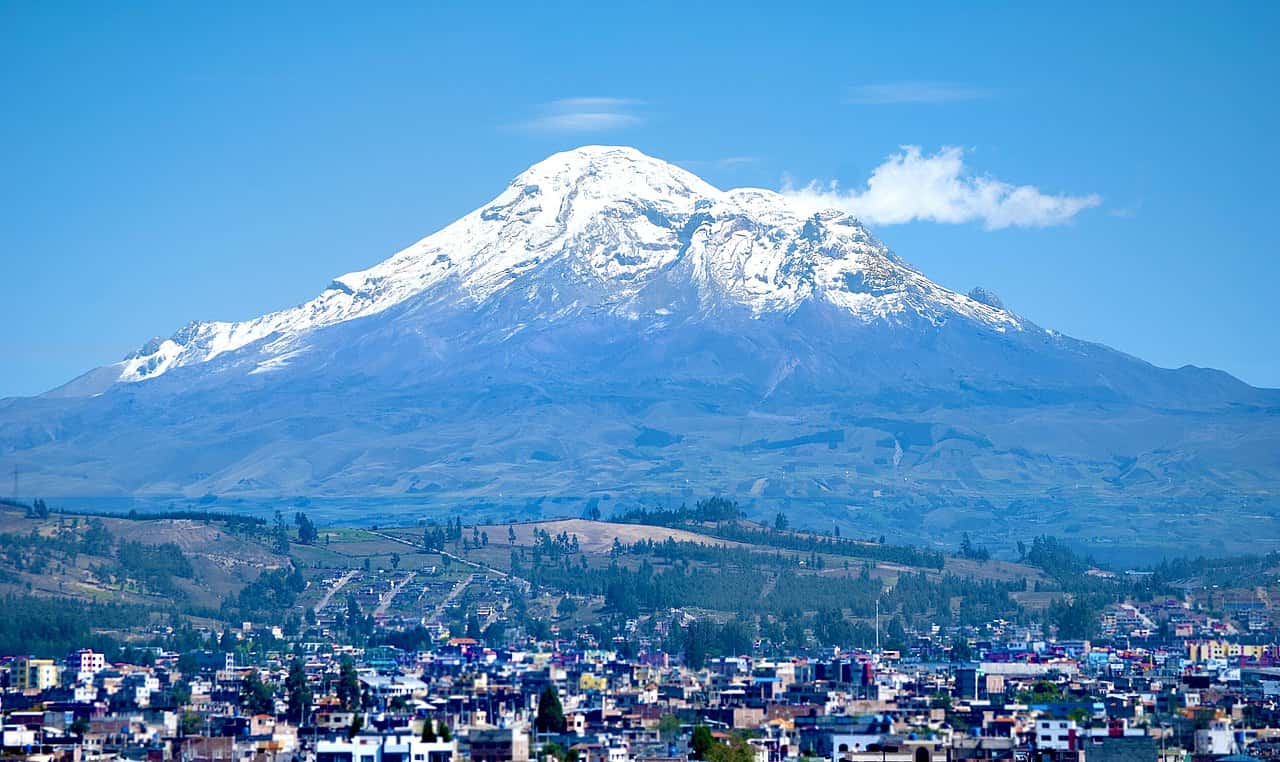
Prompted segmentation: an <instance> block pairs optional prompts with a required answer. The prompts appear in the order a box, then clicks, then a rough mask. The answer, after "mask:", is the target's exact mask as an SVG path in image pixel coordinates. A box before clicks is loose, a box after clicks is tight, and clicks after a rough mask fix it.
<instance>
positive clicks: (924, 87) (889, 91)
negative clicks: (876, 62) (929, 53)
mask: <svg viewBox="0 0 1280 762" xmlns="http://www.w3.org/2000/svg"><path fill="white" fill-rule="evenodd" d="M991 96H992V93H991V91H990V90H984V89H983V88H980V87H971V86H969V85H960V84H956V83H954V82H884V83H881V84H875V85H859V86H858V87H855V88H853V90H852V91H850V93H849V98H848V101H849V103H853V104H856V105H859V106H885V105H890V104H895V103H954V102H956V101H974V100H980V99H982V98H990V97H991Z"/></svg>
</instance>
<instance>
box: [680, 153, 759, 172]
mask: <svg viewBox="0 0 1280 762" xmlns="http://www.w3.org/2000/svg"><path fill="white" fill-rule="evenodd" d="M675 163H676V164H679V165H680V166H682V167H685V168H687V169H738V168H740V167H749V166H751V165H753V164H759V163H760V157H759V156H725V157H724V158H722V159H680V160H678V161H676V162H675Z"/></svg>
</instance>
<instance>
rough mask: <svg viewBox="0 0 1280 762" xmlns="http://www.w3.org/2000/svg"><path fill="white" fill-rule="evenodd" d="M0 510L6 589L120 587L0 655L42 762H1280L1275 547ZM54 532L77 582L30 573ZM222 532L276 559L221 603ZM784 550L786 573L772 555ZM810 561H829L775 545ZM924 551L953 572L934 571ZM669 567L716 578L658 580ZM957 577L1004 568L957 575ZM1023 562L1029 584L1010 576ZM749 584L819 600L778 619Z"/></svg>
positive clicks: (47, 615) (766, 595)
mask: <svg viewBox="0 0 1280 762" xmlns="http://www.w3.org/2000/svg"><path fill="white" fill-rule="evenodd" d="M3 518H4V519H5V521H4V524H3V528H4V530H5V531H6V532H8V533H7V534H0V546H3V547H4V548H5V549H6V553H5V562H4V566H3V568H4V569H6V570H7V572H6V579H8V580H9V581H10V582H16V583H19V585H22V584H25V582H24V580H26V579H48V578H50V577H53V576H59V575H61V576H62V577H63V579H62V580H61V581H60V582H59V584H62V585H70V584H77V585H82V586H85V587H86V588H87V586H89V585H96V586H99V587H100V589H101V590H102V591H103V596H102V597H104V598H105V595H106V593H107V592H111V593H114V599H115V600H118V601H121V603H118V604H114V605H116V606H118V607H119V609H118V610H117V611H114V612H113V613H112V615H111V616H107V615H104V614H102V613H100V612H99V613H95V612H94V611H93V610H89V609H86V612H85V616H92V617H93V619H94V622H93V624H94V626H92V627H88V628H82V629H80V630H79V631H80V632H83V633H85V634H84V636H83V637H84V640H83V641H82V642H76V641H75V640H74V636H72V639H70V640H68V639H66V637H67V636H66V635H65V631H66V627H67V623H66V622H65V621H58V622H57V623H56V624H57V625H61V626H62V627H63V630H62V631H60V632H59V633H58V634H57V636H56V637H50V636H49V634H48V632H49V630H48V628H49V627H50V621H51V620H52V619H56V617H57V616H62V617H69V616H74V610H71V611H69V610H68V609H67V608H66V607H57V610H58V614H56V615H55V614H52V613H51V611H50V610H48V609H42V608H41V607H40V605H39V604H38V601H39V599H36V598H26V597H22V596H16V595H11V596H10V597H8V598H6V599H5V601H4V605H5V609H6V613H11V612H12V613H13V614H14V615H15V616H14V617H13V619H10V620H8V621H6V622H5V623H4V624H3V625H0V643H5V644H13V643H15V642H17V643H27V644H29V646H30V648H29V650H28V652H13V653H5V654H3V655H2V656H0V685H3V686H4V689H3V694H2V695H3V703H2V704H0V706H2V707H3V715H4V726H3V745H4V750H5V752H6V753H11V754H24V755H31V758H45V759H68V760H72V759H74V760H80V759H86V760H87V759H188V760H206V759H207V760H213V759H244V760H249V759H264V760H265V759H281V760H293V759H298V760H303V759H305V760H312V759H314V760H319V762H370V761H372V762H381V760H388V761H399V760H404V761H406V762H408V761H410V760H414V761H416V760H434V761H437V762H440V761H442V760H455V759H456V760H464V759H470V760H475V761H476V762H488V761H490V760H520V761H521V762H523V761H524V760H545V761H546V762H553V761H554V760H569V759H576V760H583V762H594V761H595V760H608V762H629V761H631V760H687V759H710V760H721V759H726V760H729V759H731V760H754V761H755V762H781V761H782V760H791V759H829V760H832V762H842V761H848V762H855V761H858V760H876V759H881V760H908V761H909V762H917V761H918V760H986V759H1009V760H1076V761H1079V760H1136V759H1160V760H1162V761H1166V760H1219V759H1248V758H1256V759H1280V730H1277V729H1276V727H1277V725H1280V716H1277V713H1278V712H1280V653H1278V652H1277V643H1278V642H1280V637H1278V635H1280V629H1278V628H1277V622H1278V621H1280V612H1278V611H1277V610H1276V609H1275V608H1274V606H1273V605H1272V596H1273V595H1275V594H1277V593H1278V592H1280V574H1278V572H1280V558H1278V557H1275V556H1270V557H1264V558H1251V557H1240V558H1235V559H1229V560H1224V561H1221V562H1216V563H1209V562H1201V563H1200V564H1198V565H1196V564H1186V565H1183V566H1180V567H1177V568H1174V567H1170V566H1168V565H1167V564H1162V565H1161V566H1160V567H1158V568H1157V569H1154V570H1143V571H1135V570H1121V571H1118V572H1117V571H1111V570H1105V569H1101V568H1098V567H1093V566H1088V565H1087V564H1084V563H1083V562H1082V561H1081V560H1080V559H1077V558H1075V557H1074V556H1073V555H1072V554H1071V552H1070V551H1069V550H1066V549H1065V547H1063V546H1060V545H1059V544H1057V543H1055V542H1053V541H1051V540H1048V539H1036V540H1035V541H1034V542H1033V543H1032V544H1031V547H1030V548H1029V549H1027V551H1026V552H1025V554H1024V561H1023V562H1022V563H1021V564H1013V563H1007V562H1006V563H1001V562H996V561H993V560H990V559H984V556H986V555H987V554H986V552H985V548H973V547H963V548H961V549H960V550H959V552H958V553H957V554H956V555H943V554H936V555H935V554H931V553H928V552H921V551H918V550H913V549H909V548H905V547H893V546H884V545H881V544H878V543H876V542H872V541H850V540H842V539H840V538H839V537H838V536H837V535H836V532H835V531H833V532H831V533H830V534H828V535H825V536H822V535H813V534H810V533H805V532H800V531H795V530H791V529H789V528H786V526H785V525H786V519H785V516H783V515H779V516H777V517H776V518H775V521H774V525H773V526H766V525H762V524H757V523H754V522H750V521H748V520H746V519H745V518H743V517H741V516H740V515H739V512H738V509H737V506H736V505H734V504H732V503H730V502H729V501H724V500H720V499H709V500H704V501H699V502H698V503H697V504H696V505H695V506H694V507H693V508H682V509H680V510H671V511H641V512H635V513H632V514H630V515H624V516H619V517H616V519H621V520H614V521H603V520H600V519H599V518H594V519H593V518H581V519H562V520H548V521H545V522H533V523H518V524H516V523H513V524H509V525H506V526H501V525H496V524H495V525H486V526H466V525H463V524H462V523H461V522H457V523H448V524H446V525H442V526H436V525H431V524H427V525H425V526H423V527H417V526H415V527H412V528H404V527H388V528H382V529H368V530H354V529H343V528H329V527H318V526H316V525H315V524H313V523H312V522H311V521H310V519H308V518H307V517H306V515H305V513H303V512H298V513H296V514H295V515H294V517H293V519H292V520H288V521H287V520H285V518H284V517H283V516H277V517H276V520H275V521H274V522H269V521H266V520H258V521H254V520H248V519H244V518H239V517H224V516H221V515H219V514H217V513H206V514H204V515H203V516H199V515H198V514H195V513H193V514H192V515H190V516H186V517H182V518H166V517H163V516H160V517H146V516H134V517H93V516H79V515H69V514H64V513H58V512H57V511H54V510H51V509H50V508H49V507H48V506H47V505H46V504H44V502H43V501H39V502H37V503H36V505H35V506H34V507H27V508H26V509H24V510H21V511H20V510H19V509H18V508H17V507H16V506H10V507H9V508H8V509H6V511H5V513H4V514H3ZM640 520H644V521H645V522H647V523H638V522H639V521H640ZM23 529H25V530H26V531H21V530H23ZM129 531H140V532H142V533H144V535H145V536H150V537H154V538H158V537H161V536H163V535H165V534H166V533H171V532H176V531H180V532H183V533H186V534H192V533H195V532H197V531H199V532H204V533H205V535H204V538H203V541H202V544H203V545H204V546H205V549H204V551H202V550H201V549H199V548H192V549H190V550H187V551H184V550H182V549H180V548H178V547H177V545H176V544H175V545H172V546H170V547H168V548H166V549H165V552H164V553H156V554H154V555H152V554H150V553H149V549H152V548H157V547H161V546H153V545H147V544H145V543H143V542H135V541H131V540H128V539H121V538H118V537H116V535H117V534H118V535H121V536H122V537H123V536H124V535H125V533H126V532H129ZM725 536H737V537H747V536H750V537H753V538H755V539H756V542H757V543H758V545H754V546H752V545H747V544H746V543H743V542H741V541H733V542H732V547H731V546H730V542H731V541H727V540H724V539H721V538H723V537H725ZM33 538H41V539H42V540H43V541H44V542H45V543H46V544H45V545H44V546H42V547H43V548H45V549H46V550H47V552H48V556H47V560H46V562H45V563H46V564H49V565H50V566H59V567H62V568H61V570H60V572H59V573H58V574H51V573H50V571H51V569H50V568H48V567H41V566H37V567H35V568H32V566H31V565H30V564H29V561H30V560H31V557H24V556H23V555H22V551H21V550H20V549H21V548H24V547H25V548H30V547H31V543H32V542H33ZM410 538H412V539H410ZM607 538H611V539H607ZM658 538H663V539H661V540H659V539H658ZM677 538H679V539H677ZM966 539H967V538H966ZM232 542H235V543H241V544H243V547H240V548H238V549H237V550H236V554H237V556H238V557H240V558H253V557H255V555H256V557H258V558H261V559H262V561H261V563H263V564H264V565H270V566H274V567H275V569H276V571H275V572H272V571H270V570H269V569H268V570H267V571H265V572H264V573H263V574H262V576H261V577H260V579H262V578H267V579H269V580H271V581H270V583H262V584H258V583H255V584H250V585H247V586H246V587H245V588H243V589H242V590H241V591H240V593H239V595H238V597H237V598H236V601H237V605H236V606H234V607H228V606H225V605H224V606H223V607H222V608H221V609H220V610H218V611H210V610H208V608H207V607H205V606H203V605H202V604H201V603H200V601H201V596H202V594H203V591H202V589H201V588H202V586H203V585H207V584H210V583H213V582H216V580H215V575H214V573H213V569H214V568H215V567H216V566H217V565H219V563H221V564H225V556H223V555H220V554H221V553H225V552H226V551H227V550H228V548H229V544H230V543H232ZM93 543H98V544H99V545H100V546H102V547H93ZM649 543H652V545H653V546H654V548H650V547H649ZM767 543H772V546H773V548H774V550H773V554H774V555H773V556H772V557H770V558H769V563H771V564H772V566H766V565H765V560H764V559H762V558H754V557H753V554H754V555H755V556H765V555H766V553H765V551H764V550H763V549H764V548H765V547H766V544H767ZM810 544H811V545H813V547H817V548H821V552H818V551H809V552H807V553H805V552H800V551H794V550H784V548H785V547H786V546H791V547H797V548H798V547H804V546H806V545H810ZM962 544H963V542H962ZM663 546H666V548H665V550H664V549H663ZM53 548H57V550H53ZM251 548H252V549H253V550H250V549H251ZM748 548H754V549H753V550H748ZM112 550H114V554H115V557H116V562H115V563H114V564H112V563H111V557H112ZM280 551H283V552H282V553H281V552H280ZM961 553H963V554H967V556H968V558H966V557H965V556H964V555H961ZM130 556H141V557H143V558H152V559H153V561H152V563H151V564H150V565H149V564H148V563H146V562H145V561H137V560H133V559H131V558H130ZM858 556H861V558H858ZM161 558H163V559H164V560H163V563H161V562H160V561H159V560H158V559H161ZM504 558H505V562H504V560H503V559H504ZM851 559H854V560H855V563H854V564H852V565H851V564H848V563H847V561H849V560H851ZM779 560H784V561H786V562H787V565H779V564H778V562H779ZM912 561H914V562H915V563H920V564H925V565H934V566H936V567H937V568H936V569H934V571H933V572H932V574H924V573H919V574H918V575H913V574H912V573H911V572H910V571H908V570H909V568H910V567H909V566H908V563H910V562H912ZM649 565H652V566H654V567H657V569H656V570H654V569H649V570H648V571H643V572H642V571H641V570H643V569H645V567H646V566H649ZM984 567H986V568H984ZM627 569H631V570H635V571H636V576H634V577H627V576H625V575H624V574H623V571H624V570H627ZM565 570H571V572H572V574H571V576H567V577H566V576H559V575H557V574H556V572H559V573H560V574H563V573H564V571H565ZM676 570H678V573H679V574H680V575H681V576H682V577H684V578H687V579H689V580H692V581H693V582H694V583H695V586H694V587H691V588H690V589H688V590H684V591H680V590H667V592H665V593H662V594H661V595H659V594H658V592H656V591H657V590H658V589H667V588H669V587H671V583H670V582H669V581H668V582H654V583H653V584H652V585H650V586H646V585H645V583H643V582H642V581H641V580H643V579H646V578H647V579H651V580H659V581H660V580H662V579H663V575H664V574H671V573H676ZM961 570H969V572H970V573H972V574H974V575H981V576H985V577H987V578H988V579H987V580H986V581H981V580H979V579H978V578H977V577H975V578H970V579H969V580H968V581H967V584H968V585H969V586H966V583H962V582H961V581H960V580H959V579H958V578H953V577H952V576H951V572H958V571H961ZM1018 573H1025V574H1028V575H1032V577H1034V580H1035V581H1034V582H1029V581H1028V580H1019V582H1018V583H1016V584H1015V583H1010V584H1006V585H1003V586H1000V585H996V584H995V583H993V582H991V581H990V578H991V577H1009V576H1010V575H1013V574H1018ZM37 574H38V575H39V577H36V576H34V575H37ZM643 575H648V577H645V576H643ZM757 576H758V577H760V578H761V582H762V584H764V585H766V586H769V587H773V588H776V587H777V586H778V585H791V586H795V588H796V590H797V591H799V592H798V594H789V595H788V598H787V600H789V601H803V600H811V601H813V602H814V603H813V606H814V608H813V610H806V608H807V607H806V605H804V604H799V605H797V604H796V603H790V604H789V605H787V606H786V607H785V608H782V609H774V608H772V606H771V603H770V602H771V601H772V600H773V598H772V592H771V591H768V590H765V591H763V595H761V592H762V591H761V590H759V589H756V588H753V587H751V579H750V578H752V577H757ZM575 580H576V581H575ZM627 580H630V581H627ZM735 580H736V581H737V583H738V584H742V585H744V586H745V587H746V588H747V590H748V598H749V599H755V603H750V602H744V603H742V604H741V606H740V608H739V609H738V610H736V611H735V610H715V609H714V608H712V607H709V606H708V605H707V604H706V603H705V602H703V601H700V593H699V592H698V590H697V588H698V587H707V588H712V589H715V590H717V591H720V590H723V588H724V586H725V585H727V584H730V583H731V582H733V581H735ZM869 580H870V582H869ZM911 580H915V581H914V582H912V581H911ZM1071 580H1075V581H1076V583H1078V584H1077V585H1076V586H1073V583H1071V582H1070V581H1071ZM1231 580H1234V583H1235V586H1234V587H1232V586H1230V585H1231V584H1232V583H1231ZM891 582H893V583H896V588H897V589H899V590H900V589H902V588H904V587H908V586H914V587H915V588H916V591H915V594H913V595H912V596H911V597H902V596H900V595H895V594H894V593H893V591H892V590H890V589H888V585H889V583H891ZM1255 582H1256V583H1257V584H1254V583H1255ZM593 584H599V585H602V586H603V587H602V588H596V589H598V590H599V592H595V591H593V589H592V585H593ZM831 584H842V585H848V586H850V587H848V588H847V589H845V588H841V589H840V592H838V594H839V595H847V596H848V600H847V604H848V605H847V606H840V607H837V608H833V609H828V608H826V607H825V601H823V600H822V599H821V596H822V595H823V593H822V590H824V589H825V586H828V585H831ZM807 585H820V587H812V588H810V587H806V586H807ZM868 585H870V586H871V587H872V588H873V589H874V591H875V592H873V593H871V595H870V599H871V601H870V608H868V607H867V605H866V604H867V600H866V599H865V598H862V597H861V594H860V593H859V592H857V591H858V590H863V589H865V588H866V587H867V586H868ZM1027 588H1032V589H1031V590H1027ZM994 589H999V590H1000V591H1002V595H998V596H996V597H998V598H999V599H1000V600H999V601H992V600H986V599H987V598H988V597H990V596H991V595H992V590H994ZM793 596H796V597H793ZM939 596H942V597H941V598H939ZM717 597H719V598H721V599H724V600H728V599H730V596H728V595H725V594H723V593H720V592H717ZM162 598H163V601H164V602H163V603H162V602H160V599H162ZM260 599H261V600H260ZM745 600H746V599H744V601H745ZM124 601H129V602H128V603H124ZM650 601H656V602H657V603H659V604H662V605H661V606H655V605H653V604H651V603H650ZM1086 601H1092V602H1093V603H1089V604H1088V608H1086ZM1104 601H1105V602H1104ZM673 603H675V604H683V605H670V604H673ZM699 604H701V605H699ZM940 605H941V606H945V607H946V608H947V609H949V610H948V611H946V612H940V611H939V610H938V609H937V607H938V606H940ZM1095 605H1096V608H1095V607H1094V606H1095ZM162 611H168V612H171V613H166V614H162V613H161V612H162ZM867 614H870V616H867ZM988 616H990V617H992V618H985V617H988ZM219 617H221V618H223V619H224V620H226V621H223V622H218V621H217V619H218V618H219ZM241 617H244V618H243V619H241ZM931 622H933V624H930V623H931ZM939 622H945V624H938V623H939ZM72 631H75V629H74V628H72ZM91 644H93V645H91ZM877 644H878V645H877ZM94 646H96V649H95V647H94ZM6 647H9V648H12V645H8V646H6ZM104 647H105V649H107V650H105V651H104V650H99V649H104ZM59 649H61V650H59ZM1242 752H1244V753H1247V754H1248V755H1249V756H1248V757H1244V756H1234V757H1233V756H1231V755H1233V754H1237V755H1238V754H1240V753H1242Z"/></svg>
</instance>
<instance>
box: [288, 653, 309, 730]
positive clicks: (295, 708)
mask: <svg viewBox="0 0 1280 762" xmlns="http://www.w3.org/2000/svg"><path fill="white" fill-rule="evenodd" d="M284 689H285V691H286V692H287V693H288V694H289V719H290V720H291V721H292V722H294V723H297V724H299V725H301V724H302V723H303V722H305V721H306V719H307V707H308V706H310V704H311V685H310V684H308V683H307V672H306V670H304V669H303V668H302V659H301V658H300V657H294V659H293V660H292V661H290V662H289V675H288V676H287V677H286V678H285V679H284Z"/></svg>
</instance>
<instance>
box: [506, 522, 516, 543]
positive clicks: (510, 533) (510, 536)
mask: <svg viewBox="0 0 1280 762" xmlns="http://www.w3.org/2000/svg"><path fill="white" fill-rule="evenodd" d="M507 544H508V545H515V544H516V528H515V527H510V526H509V527H507Z"/></svg>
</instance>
